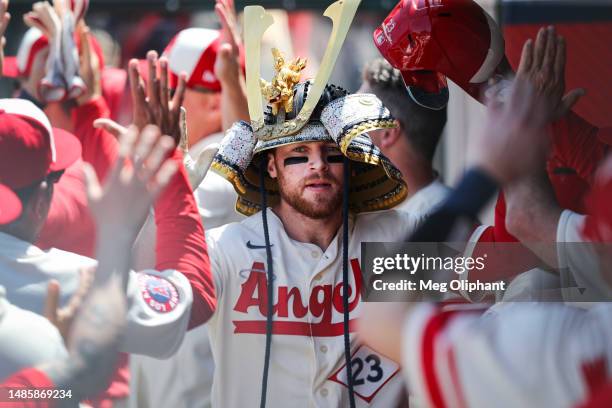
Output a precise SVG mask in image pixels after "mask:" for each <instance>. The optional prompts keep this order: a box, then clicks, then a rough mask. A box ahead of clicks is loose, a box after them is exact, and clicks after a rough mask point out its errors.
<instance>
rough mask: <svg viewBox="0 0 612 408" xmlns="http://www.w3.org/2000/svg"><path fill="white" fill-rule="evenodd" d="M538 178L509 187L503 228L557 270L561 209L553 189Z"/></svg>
mask: <svg viewBox="0 0 612 408" xmlns="http://www.w3.org/2000/svg"><path fill="white" fill-rule="evenodd" d="M541 177H543V176H537V177H534V178H531V179H529V180H524V181H521V182H520V183H519V184H517V185H515V186H512V187H511V188H510V189H509V190H508V194H506V197H507V198H506V201H507V213H506V228H507V229H508V231H509V232H510V233H511V234H512V235H514V236H515V237H517V238H518V239H519V240H520V241H521V243H522V244H523V245H524V246H526V247H527V248H529V249H530V250H531V251H532V252H533V253H535V254H536V255H537V256H538V257H539V258H540V259H541V260H542V261H544V262H545V263H546V264H548V265H549V266H551V267H553V268H556V267H557V266H558V261H557V251H556V239H557V226H558V224H559V218H560V216H561V212H562V209H561V208H560V207H559V205H558V204H557V202H556V201H555V198H554V194H553V192H552V187H551V186H550V184H549V183H548V182H546V181H545V180H542V178H541Z"/></svg>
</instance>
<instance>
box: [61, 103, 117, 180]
mask: <svg viewBox="0 0 612 408" xmlns="http://www.w3.org/2000/svg"><path fill="white" fill-rule="evenodd" d="M109 117H110V110H109V109H108V106H107V104H106V101H105V100H104V98H102V97H100V98H96V99H94V100H92V101H89V102H87V103H85V104H83V105H81V106H78V107H76V108H75V109H73V110H72V121H73V123H74V134H75V136H76V137H78V138H79V140H80V141H81V145H82V148H83V160H84V161H86V162H87V163H89V164H91V165H92V166H93V168H94V170H95V171H96V175H97V176H98V179H99V180H100V181H101V182H102V181H103V180H104V179H105V178H106V174H107V173H108V171H109V170H110V168H111V166H112V165H113V164H114V163H115V159H116V158H117V151H118V142H117V139H115V137H114V136H113V135H112V134H110V133H108V132H107V131H106V130H104V129H96V128H94V127H93V122H94V120H96V119H99V118H109Z"/></svg>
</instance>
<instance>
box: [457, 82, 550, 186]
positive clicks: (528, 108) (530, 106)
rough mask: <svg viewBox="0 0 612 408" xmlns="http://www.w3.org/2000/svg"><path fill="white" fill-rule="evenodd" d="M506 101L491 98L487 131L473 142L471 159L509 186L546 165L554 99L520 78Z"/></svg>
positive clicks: (471, 144)
mask: <svg viewBox="0 0 612 408" xmlns="http://www.w3.org/2000/svg"><path fill="white" fill-rule="evenodd" d="M503 99H505V101H504V102H503V103H502V102H501V101H500V99H499V98H497V96H496V95H491V97H490V99H489V102H488V104H487V105H488V112H487V121H486V124H485V127H484V130H483V132H481V133H478V134H476V135H475V137H474V138H473V140H470V144H469V147H468V148H469V154H468V157H470V158H471V159H472V160H473V161H474V164H475V165H476V166H479V167H481V168H482V169H483V170H485V171H486V172H487V173H488V174H489V175H491V176H492V177H494V178H495V179H496V180H497V181H498V182H499V183H500V184H507V183H509V182H511V181H514V180H516V179H517V178H519V177H521V176H523V175H526V174H529V173H530V172H532V171H533V169H534V168H537V167H538V166H541V165H542V163H543V160H544V155H545V151H546V147H547V143H548V140H547V138H546V132H545V126H546V124H547V123H548V121H549V116H548V113H549V112H550V99H548V98H546V97H545V95H543V94H542V93H540V92H536V90H535V88H534V87H533V86H532V85H531V83H530V82H528V81H526V80H525V79H524V78H522V77H520V76H519V77H517V78H516V79H515V80H514V83H513V84H512V86H511V88H510V90H509V94H508V96H507V97H505V98H503ZM519 157H520V160H519V159H518V158H519Z"/></svg>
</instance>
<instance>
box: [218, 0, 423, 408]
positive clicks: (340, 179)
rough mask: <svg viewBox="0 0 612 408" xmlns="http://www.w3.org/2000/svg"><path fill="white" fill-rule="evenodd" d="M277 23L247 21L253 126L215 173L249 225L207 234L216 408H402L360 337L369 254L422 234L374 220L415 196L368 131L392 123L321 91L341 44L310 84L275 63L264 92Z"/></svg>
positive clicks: (280, 59) (237, 128)
mask: <svg viewBox="0 0 612 408" xmlns="http://www.w3.org/2000/svg"><path fill="white" fill-rule="evenodd" d="M357 4H358V2H352V1H348V2H347V1H344V2H337V3H334V4H332V6H330V7H331V9H330V10H329V11H331V10H334V13H335V14H336V16H337V19H338V21H336V24H338V25H339V26H342V27H345V28H348V25H349V23H350V21H351V20H352V17H353V15H354V12H355V10H356V6H357ZM269 18H270V16H269V15H267V14H266V13H265V10H263V8H260V7H247V8H246V9H245V39H247V42H246V48H247V49H246V54H247V64H246V66H247V75H246V82H247V91H248V92H247V94H248V95H249V97H250V99H249V112H250V113H251V124H252V125H249V124H247V123H245V122H239V123H236V124H234V126H233V127H232V128H231V129H230V130H229V131H228V132H227V133H226V136H225V138H224V139H223V141H222V143H221V146H220V148H219V152H218V153H217V155H216V156H215V160H214V161H213V165H212V168H213V169H214V170H215V171H218V172H220V173H221V174H223V175H224V176H225V177H226V178H227V179H228V180H229V181H230V182H232V184H233V185H234V188H235V189H236V191H237V192H238V196H239V197H238V201H237V203H236V208H237V210H238V211H240V212H242V213H243V214H245V215H249V218H247V219H246V220H244V221H242V222H240V223H233V224H229V225H226V226H223V227H220V228H217V229H213V230H211V231H209V233H208V235H207V242H208V248H209V254H210V258H211V266H212V270H213V273H214V278H215V287H216V290H217V295H218V302H219V303H218V308H217V312H216V313H215V315H214V316H213V317H212V319H211V320H210V322H209V324H208V326H209V332H210V338H211V346H212V351H213V356H214V358H215V364H216V368H215V375H214V383H213V396H212V398H213V406H224V407H239V406H247V405H253V404H256V403H257V402H259V403H260V406H274V407H276V406H285V405H286V404H287V403H289V402H290V403H293V404H295V405H296V406H336V407H344V406H385V407H388V406H396V405H398V404H400V403H401V399H400V398H401V394H402V385H401V380H400V376H399V375H398V373H399V366H398V365H397V364H396V362H394V361H392V360H390V359H389V358H387V357H385V356H384V355H381V354H380V353H378V352H377V351H376V350H373V349H371V348H368V347H364V346H363V345H361V344H359V343H358V342H357V341H356V338H355V335H354V324H355V322H356V320H357V319H358V318H359V315H360V313H361V310H362V307H363V305H362V301H361V293H360V289H361V286H362V274H361V269H360V263H359V258H360V255H361V243H362V242H364V241H393V240H398V239H401V238H402V237H404V236H405V235H406V234H407V233H408V232H410V231H412V230H413V229H414V228H415V226H416V225H417V219H416V218H415V217H413V216H411V215H410V214H407V213H402V212H396V211H379V210H385V209H388V208H391V207H393V206H394V205H396V204H397V203H399V202H401V201H402V200H403V199H404V198H405V197H406V193H407V192H406V186H405V184H404V182H403V180H402V179H401V174H400V173H399V171H398V170H397V169H396V168H395V167H394V166H393V165H392V164H391V162H390V161H389V160H388V159H387V158H386V157H385V156H384V155H382V154H381V153H380V151H379V149H378V148H377V147H376V146H375V145H374V144H373V143H372V141H371V140H370V138H369V137H368V136H366V135H365V134H364V132H367V131H369V130H375V129H380V128H385V127H390V126H393V120H392V118H391V116H390V114H389V112H388V110H387V109H386V108H385V107H384V106H383V105H382V103H381V102H380V100H378V99H377V98H376V97H375V96H374V95H371V94H355V95H348V94H347V92H346V91H344V90H343V89H341V88H339V87H336V86H334V85H327V84H326V82H327V80H328V76H329V74H330V73H331V68H332V67H333V64H334V62H335V58H336V57H337V52H338V50H339V48H340V47H339V43H338V42H342V41H343V40H344V35H346V32H344V33H343V34H338V35H336V36H334V37H333V39H332V40H331V41H330V44H329V45H328V47H329V50H328V51H330V50H333V51H330V52H328V53H326V55H327V57H326V58H325V59H324V60H323V61H322V62H321V68H320V69H321V71H320V75H318V76H317V78H316V79H315V80H314V81H307V82H300V83H297V82H298V79H299V71H300V70H301V69H303V61H302V60H300V59H295V60H292V61H289V60H288V59H287V60H286V59H285V58H284V56H283V55H282V53H280V52H275V53H274V55H275V58H276V61H275V64H276V68H275V69H276V72H277V74H276V76H275V77H274V78H273V79H272V81H271V82H267V81H261V82H260V78H259V65H260V64H259V56H255V54H249V49H250V47H251V46H252V47H254V49H258V48H257V42H258V41H260V39H261V35H262V32H263V31H265V30H264V29H263V28H264V27H265V26H264V27H262V26H261V25H260V24H261V22H262V21H266V19H268V21H270V20H269ZM249 55H251V56H252V58H253V60H249ZM249 67H250V68H249ZM260 85H261V88H260ZM262 92H263V93H264V94H265V95H266V98H267V100H268V106H267V107H266V113H265V116H264V114H263V107H262V105H261V97H262ZM273 112H278V114H274V113H273ZM260 114H261V116H260ZM345 177H346V178H345ZM349 186H350V187H349ZM343 196H344V199H343ZM349 209H350V215H349ZM372 211H377V212H372ZM343 288H347V290H343ZM347 358H348V359H349V361H350V363H349V365H348V366H347V364H346V361H347ZM260 380H261V381H260ZM236 381H239V383H240V385H239V387H237V386H236V384H237V383H236Z"/></svg>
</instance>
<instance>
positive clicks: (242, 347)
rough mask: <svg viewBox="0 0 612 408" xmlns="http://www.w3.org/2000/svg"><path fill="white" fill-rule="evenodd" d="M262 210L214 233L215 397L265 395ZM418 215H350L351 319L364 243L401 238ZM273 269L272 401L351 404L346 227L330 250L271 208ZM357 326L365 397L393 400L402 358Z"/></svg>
mask: <svg viewBox="0 0 612 408" xmlns="http://www.w3.org/2000/svg"><path fill="white" fill-rule="evenodd" d="M261 218H262V217H261V213H258V214H255V215H253V216H251V217H249V218H247V219H246V220H244V221H242V222H241V223H234V224H230V225H226V226H224V227H221V228H217V229H214V230H211V231H209V232H208V234H207V242H208V252H209V255H210V259H211V267H212V272H213V276H214V279H215V286H216V289H217V297H218V304H217V310H216V312H215V314H214V315H213V317H212V318H211V320H210V321H209V323H208V326H209V331H210V337H211V345H212V350H213V356H214V357H215V362H216V369H215V377H214V384H213V406H215V407H228V408H233V407H245V406H253V405H257V404H259V400H260V391H261V378H262V373H263V366H264V351H265V340H266V336H265V333H266V305H267V301H266V293H267V292H266V290H267V289H266V287H267V283H266V272H265V270H266V251H265V247H264V245H265V243H264V236H263V223H262V219H261ZM416 225H417V219H416V218H414V217H412V216H411V215H410V214H406V213H403V212H399V211H392V210H391V211H381V212H375V213H368V214H360V215H357V216H354V217H351V220H350V225H349V231H350V232H349V234H350V237H349V238H350V239H349V248H348V251H349V284H350V287H351V291H350V294H351V295H350V300H349V301H350V306H349V310H350V319H351V325H353V324H354V323H355V320H356V319H357V318H358V317H359V315H360V314H361V311H362V302H361V294H360V288H361V279H362V274H361V269H360V263H359V259H360V256H361V243H362V242H368V241H397V240H401V239H404V238H405V237H406V236H407V235H408V234H409V233H411V232H412V231H414V229H415V228H416ZM268 226H269V235H270V244H271V245H272V247H271V250H272V258H273V262H274V264H273V270H274V304H275V309H274V328H273V336H272V349H271V356H270V371H269V378H268V396H267V406H268V407H286V406H287V405H288V404H291V405H293V406H296V407H346V406H348V392H347V389H348V388H347V385H346V370H345V363H344V340H343V333H344V331H343V314H342V295H341V293H342V286H341V285H342V233H341V229H340V231H339V232H338V234H337V235H336V237H335V238H334V239H333V240H332V242H331V244H330V245H329V247H328V248H327V249H326V250H324V251H323V250H321V249H320V248H319V247H318V246H317V245H314V244H310V243H303V242H298V241H295V240H293V239H291V238H289V237H288V236H287V233H286V232H285V229H284V227H283V224H282V222H281V220H280V219H279V218H278V217H277V216H276V215H275V214H274V212H272V211H271V210H268ZM353 330H354V328H353V329H351V334H350V337H351V346H352V352H353V353H355V354H354V355H353V361H354V363H353V376H354V384H355V388H354V389H355V396H356V403H357V406H359V407H373V406H376V407H393V406H395V405H396V404H397V401H398V399H399V397H400V395H401V393H402V391H403V384H402V379H401V375H400V374H399V366H398V364H396V363H395V362H393V361H391V360H389V359H388V358H386V357H384V356H382V355H380V354H379V353H377V352H376V351H374V350H371V349H369V348H368V347H366V346H362V345H360V344H358V343H357V340H356V337H355V333H354V332H353Z"/></svg>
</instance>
